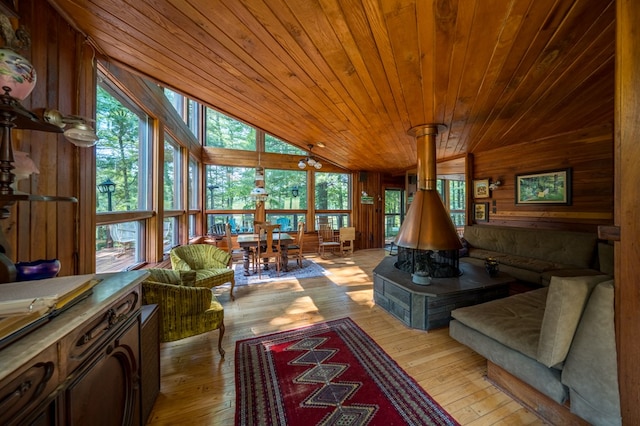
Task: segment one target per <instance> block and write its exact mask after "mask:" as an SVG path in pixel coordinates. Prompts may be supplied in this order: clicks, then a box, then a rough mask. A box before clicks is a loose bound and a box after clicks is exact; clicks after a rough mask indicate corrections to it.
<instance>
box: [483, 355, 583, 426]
mask: <svg viewBox="0 0 640 426" xmlns="http://www.w3.org/2000/svg"><path fill="white" fill-rule="evenodd" d="M487 379H489V381H491V382H492V383H493V384H494V385H495V386H497V387H499V388H500V389H501V390H502V391H503V392H505V393H507V394H509V395H510V396H511V397H513V398H514V399H516V400H517V401H519V402H520V403H521V404H522V405H524V406H525V407H527V408H528V409H529V410H531V411H532V412H533V413H535V414H536V415H537V416H538V417H540V418H541V419H542V420H544V421H545V422H548V423H550V424H552V425H579V426H588V425H589V423H588V422H586V421H585V420H583V419H581V418H580V417H578V416H576V415H575V414H573V413H572V412H571V411H569V407H568V406H567V405H562V404H559V403H557V402H556V401H554V400H553V399H551V398H549V397H548V396H546V395H544V394H542V393H541V392H539V391H538V390H537V389H535V388H533V387H531V386H530V385H528V384H527V383H525V382H523V381H522V380H520V379H518V378H517V377H515V376H514V375H512V374H511V373H509V372H507V371H506V370H504V369H503V368H502V367H499V366H498V365H496V364H494V363H492V362H491V361H487Z"/></svg>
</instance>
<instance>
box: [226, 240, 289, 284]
mask: <svg viewBox="0 0 640 426" xmlns="http://www.w3.org/2000/svg"><path fill="white" fill-rule="evenodd" d="M260 241H262V242H264V241H266V237H264V236H263V237H262V239H261V238H260V235H258V234H242V235H238V245H240V247H241V248H242V249H243V250H244V255H243V257H242V260H243V266H244V275H250V274H251V273H250V272H249V263H250V260H251V248H252V247H258V242H260ZM273 242H274V244H275V243H276V242H279V243H280V253H281V257H282V259H281V261H282V264H281V265H282V268H281V269H282V270H283V271H285V272H287V271H288V270H289V257H288V255H287V248H288V246H289V244H293V237H292V236H291V235H289V234H287V233H285V232H282V233H280V234H279V235H278V234H276V233H274V234H273Z"/></svg>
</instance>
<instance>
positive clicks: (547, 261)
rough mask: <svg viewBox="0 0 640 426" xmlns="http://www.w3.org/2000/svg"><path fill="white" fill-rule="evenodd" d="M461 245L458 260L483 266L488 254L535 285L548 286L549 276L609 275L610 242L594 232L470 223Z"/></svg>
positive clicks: (611, 260)
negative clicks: (601, 240)
mask: <svg viewBox="0 0 640 426" xmlns="http://www.w3.org/2000/svg"><path fill="white" fill-rule="evenodd" d="M463 245H464V246H466V247H465V249H464V250H463V251H464V252H465V255H466V256H465V257H461V259H460V261H461V262H467V263H472V264H475V265H480V266H483V265H484V261H485V259H486V258H488V257H492V258H495V259H497V260H498V263H499V264H500V270H501V271H503V272H506V273H507V274H509V275H511V276H513V277H514V278H517V279H518V280H520V281H525V282H529V283H533V284H537V285H543V286H548V285H549V283H550V281H551V277H552V276H587V275H602V274H605V275H609V276H610V277H613V246H612V245H610V244H607V243H603V242H598V237H597V235H596V234H595V233H588V232H570V231H556V230H542V229H524V228H517V227H506V226H493V225H473V226H467V227H465V229H464V237H463Z"/></svg>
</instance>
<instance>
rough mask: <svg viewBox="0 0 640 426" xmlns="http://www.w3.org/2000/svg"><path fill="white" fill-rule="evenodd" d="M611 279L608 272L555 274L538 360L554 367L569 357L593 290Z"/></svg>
mask: <svg viewBox="0 0 640 426" xmlns="http://www.w3.org/2000/svg"><path fill="white" fill-rule="evenodd" d="M609 279H611V278H610V277H607V276H606V275H595V276H588V277H556V276H554V277H551V283H550V284H549V293H548V294H547V304H546V307H545V310H544V316H543V318H542V326H541V328H540V340H539V341H538V353H537V360H538V362H540V363H542V364H544V365H546V366H547V367H552V366H554V365H557V364H559V363H561V362H562V361H564V360H565V358H566V357H567V354H568V353H569V348H570V346H571V342H572V341H573V335H574V334H575V332H576V328H577V327H578V323H579V322H580V317H581V316H582V311H583V310H584V307H585V305H586V303H587V300H588V299H589V295H590V294H591V290H593V288H594V287H595V286H596V285H597V284H598V283H600V282H603V281H606V280H609Z"/></svg>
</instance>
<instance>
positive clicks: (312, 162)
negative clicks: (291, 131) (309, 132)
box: [298, 144, 322, 170]
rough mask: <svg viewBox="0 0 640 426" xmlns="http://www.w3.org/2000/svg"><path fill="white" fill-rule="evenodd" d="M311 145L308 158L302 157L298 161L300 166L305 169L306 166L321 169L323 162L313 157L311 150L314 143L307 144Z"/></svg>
mask: <svg viewBox="0 0 640 426" xmlns="http://www.w3.org/2000/svg"><path fill="white" fill-rule="evenodd" d="M307 146H308V147H309V156H308V157H307V158H301V159H300V161H298V168H300V169H304V168H305V167H307V166H309V167H314V168H315V169H316V170H320V169H321V168H322V163H321V162H319V161H318V160H316V159H315V158H313V156H312V155H311V150H312V149H313V145H311V144H309V145H307Z"/></svg>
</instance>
